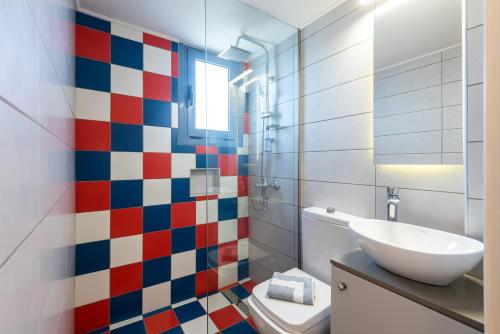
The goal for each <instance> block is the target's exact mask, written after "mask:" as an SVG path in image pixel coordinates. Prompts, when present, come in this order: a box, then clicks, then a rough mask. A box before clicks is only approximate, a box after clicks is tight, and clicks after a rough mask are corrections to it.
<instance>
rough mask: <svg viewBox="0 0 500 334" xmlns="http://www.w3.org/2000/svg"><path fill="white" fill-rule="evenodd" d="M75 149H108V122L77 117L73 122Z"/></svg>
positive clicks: (109, 148)
mask: <svg viewBox="0 0 500 334" xmlns="http://www.w3.org/2000/svg"><path fill="white" fill-rule="evenodd" d="M75 137H76V143H75V147H76V149H77V150H88V151H110V150H111V125H110V123H109V122H100V121H89V120H84V119H77V120H76V123H75Z"/></svg>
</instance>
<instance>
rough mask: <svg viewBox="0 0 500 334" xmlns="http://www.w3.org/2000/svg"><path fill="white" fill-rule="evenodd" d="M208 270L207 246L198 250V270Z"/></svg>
mask: <svg viewBox="0 0 500 334" xmlns="http://www.w3.org/2000/svg"><path fill="white" fill-rule="evenodd" d="M205 270H207V248H206V247H205V248H199V249H197V250H196V272H199V271H205Z"/></svg>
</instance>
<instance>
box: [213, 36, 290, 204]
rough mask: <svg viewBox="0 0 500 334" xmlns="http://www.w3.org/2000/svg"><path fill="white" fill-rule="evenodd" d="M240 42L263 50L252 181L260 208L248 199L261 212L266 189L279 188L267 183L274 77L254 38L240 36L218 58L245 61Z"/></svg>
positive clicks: (274, 126)
mask: <svg viewBox="0 0 500 334" xmlns="http://www.w3.org/2000/svg"><path fill="white" fill-rule="evenodd" d="M242 40H245V41H247V42H249V43H251V44H254V45H257V46H259V47H260V48H262V49H263V50H264V54H265V59H266V63H265V78H264V88H263V87H262V83H259V85H258V86H257V90H258V96H259V100H260V103H258V105H259V109H260V110H259V111H260V118H261V119H262V131H261V149H260V159H259V158H257V159H256V165H257V170H258V174H259V175H258V176H257V177H256V178H255V180H254V181H253V189H259V190H260V197H261V199H262V200H261V204H260V206H258V205H256V203H255V201H256V198H255V196H251V197H250V200H251V203H252V207H253V208H254V209H255V210H257V211H263V210H267V200H268V196H267V189H269V188H272V189H275V190H278V189H279V188H280V185H279V183H278V182H277V181H273V182H269V180H268V178H269V168H270V166H269V159H270V154H271V152H272V147H271V144H272V143H273V142H274V141H275V138H274V137H273V136H272V135H271V130H278V129H279V125H278V124H274V123H271V118H272V117H273V113H272V112H271V111H270V110H269V84H270V83H271V82H272V81H274V77H271V76H269V51H268V50H267V48H266V46H265V43H264V42H262V41H260V40H258V39H256V38H253V37H250V36H247V35H240V36H238V39H237V40H236V44H235V45H230V46H229V47H227V48H226V49H224V50H223V51H222V52H221V53H219V55H218V57H220V58H223V59H226V60H233V61H237V62H245V61H247V60H248V59H249V58H250V56H251V55H252V53H251V52H250V51H248V50H245V49H242V48H241V47H240V42H241V41H242ZM244 73H245V72H244ZM248 74H249V73H248ZM246 76H247V75H244V76H242V77H240V78H238V80H236V79H235V80H234V82H236V81H239V80H240V79H243V77H246ZM259 79H260V78H259V77H258V76H256V77H254V78H252V79H250V80H248V81H246V82H245V83H243V84H242V85H241V86H240V88H241V89H243V88H245V87H247V86H248V85H250V84H251V83H253V82H255V81H257V80H259Z"/></svg>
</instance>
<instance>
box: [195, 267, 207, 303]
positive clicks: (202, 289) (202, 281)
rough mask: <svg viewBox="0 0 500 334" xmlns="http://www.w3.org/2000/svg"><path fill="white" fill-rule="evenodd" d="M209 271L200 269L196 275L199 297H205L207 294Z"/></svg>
mask: <svg viewBox="0 0 500 334" xmlns="http://www.w3.org/2000/svg"><path fill="white" fill-rule="evenodd" d="M207 292H208V290H207V272H206V271H198V272H197V273H196V276H195V293H196V296H197V297H203V296H205V295H206V294H207Z"/></svg>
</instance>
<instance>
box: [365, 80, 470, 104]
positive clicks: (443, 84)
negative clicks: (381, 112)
mask: <svg viewBox="0 0 500 334" xmlns="http://www.w3.org/2000/svg"><path fill="white" fill-rule="evenodd" d="M461 81H462V80H454V81H449V82H445V83H439V84H437V85H433V86H428V87H424V88H419V89H413V90H409V91H405V92H401V93H397V94H392V95H387V96H382V97H378V98H374V99H373V100H374V101H380V100H384V99H387V98H390V97H395V96H400V95H405V94H408V93H414V92H419V91H423V90H426V89H429V88H435V87H438V86H441V87H442V86H445V85H449V84H452V83H457V82H461Z"/></svg>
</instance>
